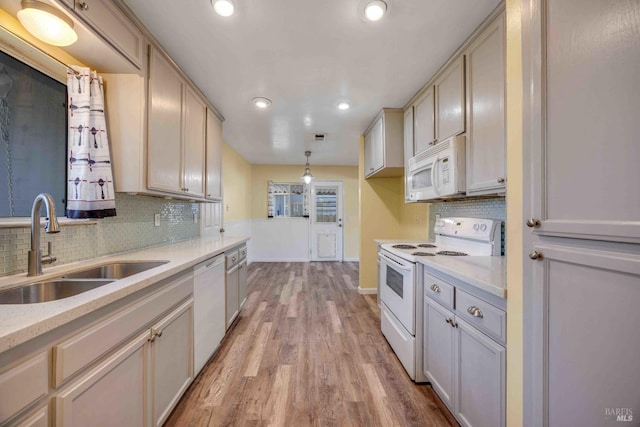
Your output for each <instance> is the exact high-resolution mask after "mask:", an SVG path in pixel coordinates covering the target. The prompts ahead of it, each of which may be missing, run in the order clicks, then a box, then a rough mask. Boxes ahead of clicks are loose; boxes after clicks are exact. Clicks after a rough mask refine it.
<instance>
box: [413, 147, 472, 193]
mask: <svg viewBox="0 0 640 427" xmlns="http://www.w3.org/2000/svg"><path fill="white" fill-rule="evenodd" d="M464 141H465V138H464V136H453V137H451V138H449V139H445V140H444V141H442V142H439V143H438V144H436V145H434V146H433V147H430V148H428V149H426V150H425V151H423V152H422V153H420V154H418V155H416V156H414V157H412V158H410V159H409V169H408V171H407V186H408V187H409V199H410V200H415V201H425V200H434V199H447V198H454V197H462V196H464V195H465V191H466V175H465V147H464Z"/></svg>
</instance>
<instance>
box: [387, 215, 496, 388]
mask: <svg viewBox="0 0 640 427" xmlns="http://www.w3.org/2000/svg"><path fill="white" fill-rule="evenodd" d="M433 231H434V233H435V236H436V238H435V242H434V243H428V242H415V243H406V242H402V243H384V244H382V245H381V246H380V250H379V252H378V297H379V301H380V308H381V316H380V317H381V329H382V333H383V334H384V336H385V337H386V339H387V341H388V342H389V344H390V345H391V347H392V348H393V350H394V352H395V353H396V355H397V356H398V359H400V362H401V363H402V364H403V366H404V368H405V369H406V371H407V373H408V374H409V376H410V377H411V379H412V380H414V381H415V382H426V381H427V378H426V377H425V375H424V370H423V369H422V349H423V346H422V315H423V314H422V311H423V310H422V295H423V286H424V284H423V271H422V264H420V263H418V262H417V259H418V258H419V257H452V256H454V257H466V256H472V257H473V256H492V255H500V253H501V250H502V246H501V243H502V241H501V221H496V220H491V219H479V218H459V217H455V218H437V219H436V223H435V225H434V229H433Z"/></svg>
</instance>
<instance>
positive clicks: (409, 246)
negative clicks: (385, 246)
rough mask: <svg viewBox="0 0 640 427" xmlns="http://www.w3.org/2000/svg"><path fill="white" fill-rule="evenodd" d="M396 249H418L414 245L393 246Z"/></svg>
mask: <svg viewBox="0 0 640 427" xmlns="http://www.w3.org/2000/svg"><path fill="white" fill-rule="evenodd" d="M393 248H395V249H416V247H415V246H413V245H393Z"/></svg>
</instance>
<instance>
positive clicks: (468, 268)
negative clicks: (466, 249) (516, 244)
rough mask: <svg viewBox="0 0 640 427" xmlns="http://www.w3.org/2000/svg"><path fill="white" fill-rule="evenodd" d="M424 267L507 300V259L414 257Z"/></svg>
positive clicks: (491, 257) (495, 257)
mask: <svg viewBox="0 0 640 427" xmlns="http://www.w3.org/2000/svg"><path fill="white" fill-rule="evenodd" d="M416 259H417V260H418V262H420V263H421V264H423V265H424V266H425V267H429V268H432V269H435V270H438V271H441V272H443V273H445V274H448V275H449V276H452V277H455V278H456V279H458V280H461V281H463V282H465V283H467V284H469V285H471V286H474V287H476V288H478V289H482V290H483V291H486V292H488V293H490V294H492V295H495V296H497V297H500V298H507V259H506V258H505V257H503V256H460V257H456V256H435V257H416Z"/></svg>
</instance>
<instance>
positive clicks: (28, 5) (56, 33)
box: [18, 0, 78, 46]
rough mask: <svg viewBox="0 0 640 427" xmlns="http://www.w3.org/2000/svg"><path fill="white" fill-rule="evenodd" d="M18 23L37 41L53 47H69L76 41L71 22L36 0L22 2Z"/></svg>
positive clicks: (47, 5)
mask: <svg viewBox="0 0 640 427" xmlns="http://www.w3.org/2000/svg"><path fill="white" fill-rule="evenodd" d="M20 6H22V9H21V10H19V11H18V20H19V21H20V23H21V24H22V25H23V26H24V27H25V28H26V29H27V31H29V32H30V33H31V34H33V35H34V36H35V37H37V38H38V39H40V40H42V41H43V42H45V43H48V44H51V45H54V46H69V45H71V44H73V43H75V42H76V40H78V35H77V34H76V32H75V30H74V29H73V21H72V20H71V18H69V17H68V16H67V15H65V14H64V13H62V12H61V11H60V10H59V9H57V8H55V7H53V6H51V5H49V4H46V3H43V2H41V1H38V0H22V1H21V2H20Z"/></svg>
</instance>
